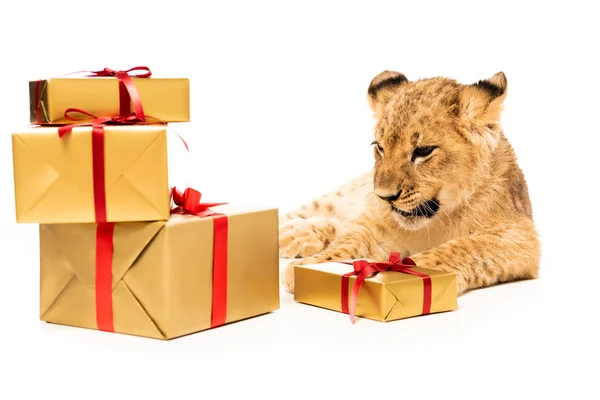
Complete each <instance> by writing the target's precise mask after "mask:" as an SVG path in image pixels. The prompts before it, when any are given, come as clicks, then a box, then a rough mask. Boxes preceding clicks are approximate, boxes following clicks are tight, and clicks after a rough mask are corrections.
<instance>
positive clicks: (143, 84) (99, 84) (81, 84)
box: [29, 77, 190, 124]
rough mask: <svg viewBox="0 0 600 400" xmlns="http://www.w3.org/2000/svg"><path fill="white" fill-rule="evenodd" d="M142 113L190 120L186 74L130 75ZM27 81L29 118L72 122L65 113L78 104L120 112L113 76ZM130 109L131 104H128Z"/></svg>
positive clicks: (107, 113)
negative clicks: (159, 76) (167, 75)
mask: <svg viewBox="0 0 600 400" xmlns="http://www.w3.org/2000/svg"><path fill="white" fill-rule="evenodd" d="M132 79H133V81H134V83H135V86H136V88H137V90H138V92H139V94H140V99H141V101H142V106H143V107H144V113H145V114H146V115H147V116H151V117H154V118H157V119H159V120H160V121H163V122H188V121H189V120H190V82H189V79H187V78H152V77H150V78H135V77H133V78H132ZM36 86H38V81H30V82H29V114H30V117H29V119H30V122H31V123H32V124H37V123H38V121H37V118H36V109H37V108H38V107H39V111H40V120H41V121H40V122H39V123H42V124H72V123H74V122H73V121H69V120H67V119H66V118H65V117H64V113H65V110H67V109H68V108H79V109H81V110H85V111H87V112H89V113H91V114H93V115H95V116H97V117H114V116H118V115H119V110H120V98H119V81H118V79H117V78H114V77H76V78H50V79H46V80H41V81H40V83H39V90H36ZM130 109H131V111H132V112H133V107H132V106H131V105H130Z"/></svg>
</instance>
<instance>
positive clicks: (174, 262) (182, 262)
mask: <svg viewBox="0 0 600 400" xmlns="http://www.w3.org/2000/svg"><path fill="white" fill-rule="evenodd" d="M211 209H212V210H214V211H216V212H218V213H222V214H224V215H225V216H226V219H227V224H228V227H227V229H226V232H227V233H226V237H225V239H223V236H222V235H221V237H220V239H218V241H217V243H220V246H221V250H222V249H225V253H224V254H221V255H220V256H219V257H220V260H221V261H223V255H225V257H226V258H225V260H226V264H225V266H226V269H225V271H226V273H225V275H223V274H222V273H221V275H220V277H221V280H222V281H221V283H220V285H221V289H219V290H220V291H221V293H220V295H219V294H216V293H215V292H214V290H213V289H214V287H215V286H214V285H216V284H217V283H216V279H217V278H216V275H213V273H215V272H214V264H213V263H214V262H215V257H216V256H217V252H218V251H220V250H216V249H215V247H216V246H215V238H216V234H215V231H214V230H215V220H214V219H213V218H212V217H197V216H195V215H178V214H174V215H172V216H171V218H169V220H168V221H157V222H123V223H116V224H114V234H113V235H112V244H113V248H112V250H111V249H110V247H109V248H107V247H104V248H103V249H101V248H100V247H99V246H102V243H101V239H99V233H98V232H99V229H100V226H107V225H109V226H110V225H111V224H103V225H97V224H50V225H48V224H43V225H40V228H39V229H40V259H41V266H40V268H41V271H40V279H41V282H40V319H41V320H43V321H46V322H49V323H54V324H60V325H67V326H73V327H80V328H89V329H99V330H103V331H107V330H108V331H112V332H117V333H123V334H130V335H135V336H143V337H150V338H156V339H173V338H176V337H180V336H183V335H188V334H192V333H195V332H199V331H203V330H206V329H209V328H211V327H215V324H214V323H213V320H214V319H215V316H214V315H213V309H214V310H217V309H218V308H219V307H220V308H221V311H220V312H221V313H224V314H223V315H222V317H223V320H222V322H221V324H226V323H231V322H234V321H240V320H243V319H247V318H250V317H255V316H258V315H261V314H266V313H269V312H272V311H275V310H277V309H279V274H278V271H279V254H278V226H277V221H278V213H277V209H267V208H260V207H251V206H243V205H229V204H227V205H220V206H215V207H211ZM221 233H223V232H221ZM223 246H225V247H223ZM110 252H112V257H109V259H108V260H109V262H110V263H111V264H112V267H111V268H112V271H111V273H109V274H106V271H105V272H104V273H102V276H104V277H106V276H107V275H108V276H109V277H110V276H112V279H110V278H109V280H108V284H103V283H101V280H102V279H104V278H102V276H101V273H100V267H99V263H100V262H101V261H99V260H98V257H99V256H98V254H99V253H102V254H104V256H106V254H110ZM104 256H100V258H101V259H102V258H103V257H104ZM105 261H106V260H105ZM109 272H110V271H109ZM221 272H223V271H221ZM223 277H224V278H223ZM223 283H225V284H226V285H225V286H222V284H223ZM217 302H218V303H219V304H216V303H217ZM215 312H216V311H215ZM109 320H110V321H109ZM217 326H218V325H217Z"/></svg>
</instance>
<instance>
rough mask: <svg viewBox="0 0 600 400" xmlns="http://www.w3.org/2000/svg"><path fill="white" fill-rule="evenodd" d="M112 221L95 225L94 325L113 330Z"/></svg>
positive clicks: (105, 329) (109, 330)
mask: <svg viewBox="0 0 600 400" xmlns="http://www.w3.org/2000/svg"><path fill="white" fill-rule="evenodd" d="M114 229H115V224H114V223H110V222H109V223H99V224H98V226H97V227H96V286H95V290H96V325H97V326H98V329H100V330H101V331H106V332H114V331H115V328H114V324H113V301H112V258H113V233H114Z"/></svg>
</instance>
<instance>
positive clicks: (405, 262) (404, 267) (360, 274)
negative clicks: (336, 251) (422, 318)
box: [341, 252, 431, 323]
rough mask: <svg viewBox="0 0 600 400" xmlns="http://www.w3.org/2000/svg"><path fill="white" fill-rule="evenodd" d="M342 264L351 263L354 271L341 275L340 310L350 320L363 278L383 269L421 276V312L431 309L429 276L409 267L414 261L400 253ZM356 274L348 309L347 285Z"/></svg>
mask: <svg viewBox="0 0 600 400" xmlns="http://www.w3.org/2000/svg"><path fill="white" fill-rule="evenodd" d="M343 264H348V265H352V266H353V267H354V271H352V272H348V273H347V274H344V275H342V296H341V297H342V312H343V313H346V314H350V320H351V321H352V323H354V322H355V313H356V301H357V298H358V292H359V290H360V288H361V286H362V284H363V282H364V281H365V279H367V278H369V277H371V276H374V275H376V274H378V273H380V272H383V271H397V272H402V273H405V274H410V275H415V276H418V277H421V278H423V311H422V312H421V314H429V313H430V311H431V277H430V276H429V275H427V274H423V273H421V272H418V271H415V270H413V269H411V268H412V267H415V266H416V264H415V262H414V261H413V260H412V259H410V258H404V259H402V258H401V255H400V253H398V252H392V253H390V259H389V261H388V262H387V263H385V262H369V261H366V260H356V261H354V262H351V263H350V262H343ZM353 275H357V276H356V281H355V282H354V286H353V287H352V295H351V297H350V308H349V309H348V286H349V283H350V277H351V276H353Z"/></svg>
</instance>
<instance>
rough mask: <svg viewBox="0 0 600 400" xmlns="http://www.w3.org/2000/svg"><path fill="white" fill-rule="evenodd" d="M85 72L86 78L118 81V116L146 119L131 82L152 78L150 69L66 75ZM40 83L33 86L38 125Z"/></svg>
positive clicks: (140, 68)
mask: <svg viewBox="0 0 600 400" xmlns="http://www.w3.org/2000/svg"><path fill="white" fill-rule="evenodd" d="M82 72H87V73H88V75H86V76H87V77H92V76H107V77H111V76H114V77H115V78H117V79H118V80H119V114H120V116H121V117H127V116H130V115H133V116H134V117H137V118H139V119H141V120H142V121H143V120H145V119H146V115H145V114H144V108H143V107H142V99H141V97H140V94H139V92H138V90H137V87H136V86H135V83H134V82H133V79H132V77H136V78H149V77H151V76H152V72H151V71H150V68H148V67H145V66H139V67H133V68H130V69H128V70H125V71H115V70H112V69H110V68H104V69H103V70H101V71H77V72H72V73H70V74H66V75H72V74H78V73H82ZM41 83H42V81H41V80H38V81H37V83H36V86H35V118H36V121H37V123H38V124H41V123H42V120H41V112H40V86H41ZM130 103H131V104H133V110H134V112H133V114H132V113H131V112H130V111H129V109H130V106H129V105H130Z"/></svg>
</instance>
